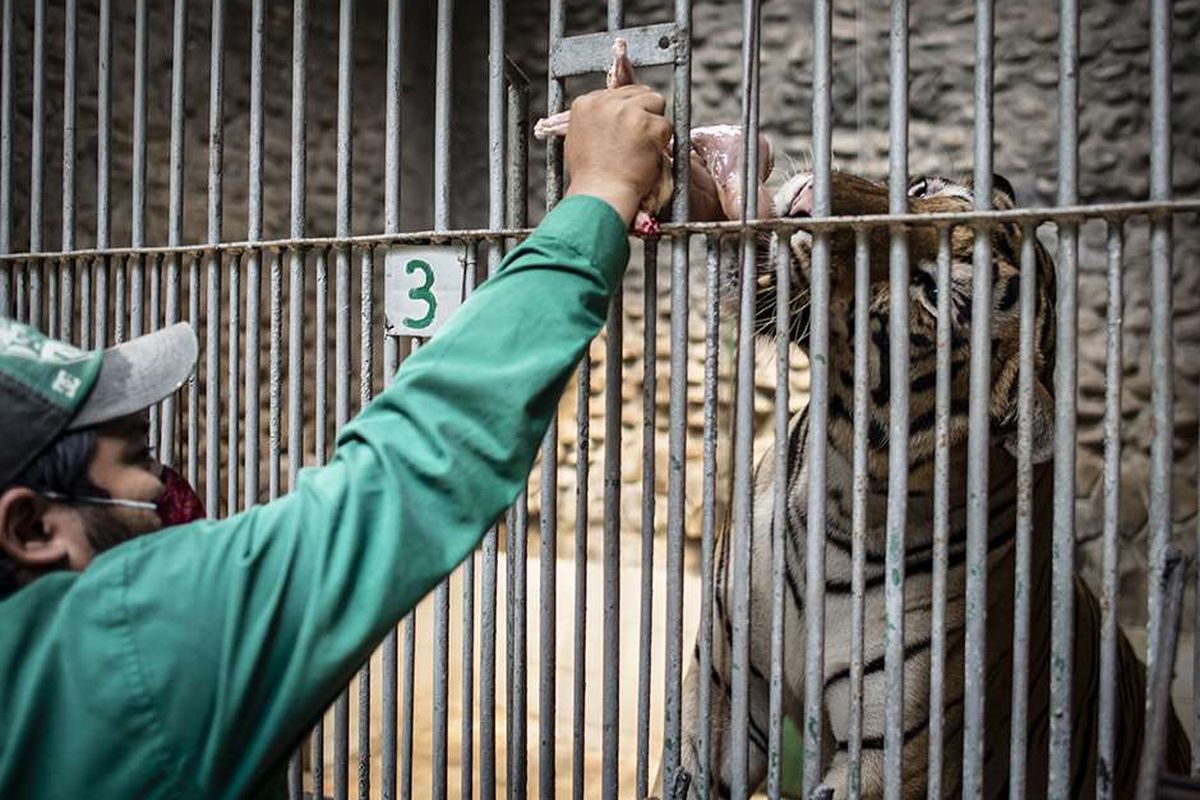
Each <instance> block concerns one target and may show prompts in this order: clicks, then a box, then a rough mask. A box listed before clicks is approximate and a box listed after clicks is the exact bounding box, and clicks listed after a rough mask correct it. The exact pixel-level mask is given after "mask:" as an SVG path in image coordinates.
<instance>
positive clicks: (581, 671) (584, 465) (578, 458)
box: [571, 353, 592, 800]
mask: <svg viewBox="0 0 1200 800" xmlns="http://www.w3.org/2000/svg"><path fill="white" fill-rule="evenodd" d="M575 392H576V396H575V419H576V425H577V428H576V446H575V608H574V612H575V652H574V658H575V674H574V676H573V698H572V699H573V703H572V706H573V713H572V717H571V719H572V721H573V723H574V724H573V725H572V731H571V733H572V737H571V739H572V741H571V745H572V747H571V749H572V755H571V765H572V772H571V796H572V798H574V800H582V799H583V795H584V789H585V787H586V786H587V772H586V770H585V769H584V767H585V764H584V733H585V729H586V727H587V716H586V706H587V669H586V667H587V583H588V580H587V578H588V570H587V565H588V499H589V492H588V480H589V473H590V469H589V467H590V464H589V458H590V457H591V413H590V408H589V405H590V400H591V396H592V360H591V357H590V356H589V355H588V354H586V353H585V354H584V356H583V361H581V362H580V364H579V372H578V374H577V377H576V389H575Z"/></svg>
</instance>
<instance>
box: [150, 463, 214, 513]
mask: <svg viewBox="0 0 1200 800" xmlns="http://www.w3.org/2000/svg"><path fill="white" fill-rule="evenodd" d="M159 480H161V481H162V482H163V493H162V494H161V495H159V497H158V500H157V501H156V502H155V504H154V506H155V510H156V511H157V512H158V518H159V519H160V520H162V524H163V527H164V528H170V527H173V526H175V525H186V524H187V523H189V522H195V521H196V520H198V519H204V518H205V517H206V516H207V514H205V512H204V503H203V502H202V501H201V500H200V496H199V495H197V494H196V490H195V489H193V488H192V485H191V484H190V483H188V482H187V480H186V479H184V477H183V476H182V475H180V474H179V473H178V472H176V471H175V470H173V469H171V468H170V467H168V466H167V465H166V464H163V465H162V473H161V474H160V475H159Z"/></svg>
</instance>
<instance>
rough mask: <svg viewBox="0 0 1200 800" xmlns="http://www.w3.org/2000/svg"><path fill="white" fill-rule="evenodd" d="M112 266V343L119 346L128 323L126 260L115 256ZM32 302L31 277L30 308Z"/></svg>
mask: <svg viewBox="0 0 1200 800" xmlns="http://www.w3.org/2000/svg"><path fill="white" fill-rule="evenodd" d="M112 266H113V295H115V296H114V298H113V342H114V343H116V344H120V343H121V342H123V341H125V331H126V327H125V326H126V323H127V322H128V316H127V311H128V308H129V294H128V291H127V289H126V279H127V276H128V274H129V273H128V269H129V263H128V258H123V257H121V256H117V257H116V258H114V259H113V262H112ZM39 291H40V290H39ZM33 302H34V299H33V281H32V276H31V280H30V286H29V303H30V305H31V306H32V305H33Z"/></svg>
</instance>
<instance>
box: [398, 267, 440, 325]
mask: <svg viewBox="0 0 1200 800" xmlns="http://www.w3.org/2000/svg"><path fill="white" fill-rule="evenodd" d="M404 271H405V273H406V274H408V275H411V274H413V273H414V272H417V271H420V272H424V273H425V283H424V284H423V285H421V286H417V287H414V288H412V289H409V290H408V297H409V299H410V300H416V301H418V302H421V303H424V304H425V306H426V311H425V316H423V317H421V318H419V319H413V318H412V317H405V319H404V324H405V325H407V326H409V327H410V328H415V329H417V330H420V329H422V328H428V327H429V324H430V323H431V322H433V318H434V316H435V315H436V314H437V297H435V296H434V294H433V292H431V291H429V289H430V288H431V287H432V286H433V268H432V267H430V266H429V263H428V262H427V261H423V260H421V259H419V258H414V259H413V260H412V261H409V262H408V263H407V264H405V265H404Z"/></svg>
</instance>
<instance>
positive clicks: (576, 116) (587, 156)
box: [564, 86, 672, 224]
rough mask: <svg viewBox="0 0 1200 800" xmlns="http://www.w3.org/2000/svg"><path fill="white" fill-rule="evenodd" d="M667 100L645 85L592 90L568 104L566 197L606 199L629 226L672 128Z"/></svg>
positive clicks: (655, 177) (653, 177)
mask: <svg viewBox="0 0 1200 800" xmlns="http://www.w3.org/2000/svg"><path fill="white" fill-rule="evenodd" d="M664 108H666V101H665V100H664V99H663V97H662V95H660V94H658V93H657V92H653V91H651V90H650V89H648V88H646V87H645V86H622V87H621V88H619V89H603V90H600V91H596V92H590V93H589V94H585V95H583V96H582V97H580V98H578V99H577V100H575V102H574V103H572V104H571V127H570V129H569V130H568V132H567V140H566V145H565V150H564V157H565V161H566V167H567V171H568V172H569V173H570V179H571V183H570V185H569V186H568V187H567V194H568V195H572V194H588V195H592V196H593V197H598V198H600V199H601V200H604V201H605V202H607V203H608V204H609V205H611V206H612V207H613V208H614V209H616V211H617V213H618V214H620V215H621V217H622V218H623V219H624V220H625V223H626V224H628V223H629V221H630V220H632V219H633V215H634V214H635V213H636V212H637V210H638V206H639V205H640V204H641V201H642V198H643V197H645V196H646V195H647V194H649V193H650V191H651V190H652V189H653V188H654V187H655V185H656V184H657V181H658V173H659V171H660V170H661V169H662V164H663V150H664V148H665V147H666V146H667V143H668V142H670V141H671V133H672V128H671V124H670V123H669V122H667V120H666V118H664V117H663V109H664Z"/></svg>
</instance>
